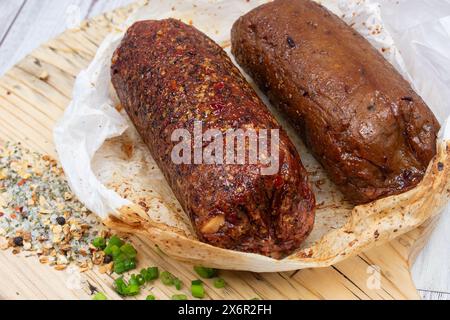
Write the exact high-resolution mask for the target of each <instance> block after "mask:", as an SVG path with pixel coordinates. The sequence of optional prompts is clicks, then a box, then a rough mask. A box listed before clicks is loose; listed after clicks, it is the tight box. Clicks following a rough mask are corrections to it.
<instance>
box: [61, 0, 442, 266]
mask: <svg viewBox="0 0 450 320" xmlns="http://www.w3.org/2000/svg"><path fill="white" fill-rule="evenodd" d="M265 2H267V0H252V1H249V2H248V1H246V0H217V1H211V0H189V1H186V0H184V1H180V0H178V1H177V0H164V1H162V0H153V1H152V0H150V1H147V3H146V4H145V5H143V6H142V7H140V8H139V9H138V10H137V11H136V12H135V13H134V14H132V15H131V16H130V18H129V19H128V21H127V22H126V23H125V24H124V25H122V26H117V30H116V31H115V32H113V33H111V34H110V35H109V36H108V37H107V38H106V39H105V40H104V42H103V43H102V45H101V46H100V48H99V49H98V52H97V55H96V57H95V59H94V60H93V61H92V63H91V65H90V66H89V67H88V68H87V69H86V70H84V71H82V72H81V73H80V74H79V76H78V77H77V80H76V83H75V87H74V91H73V100H72V102H71V103H70V105H69V106H68V108H67V110H66V112H65V114H64V116H63V118H62V119H61V120H60V121H59V123H58V124H57V126H56V127H55V129H54V140H55V144H56V149H57V152H58V155H59V158H60V161H61V163H62V166H63V168H64V170H65V172H66V175H67V178H68V181H69V183H70V185H71V187H72V189H73V191H74V192H75V194H76V195H77V196H78V198H79V199H80V201H82V202H83V203H84V204H85V205H86V207H88V208H89V209H90V210H92V211H93V212H95V213H96V214H98V215H99V216H100V217H101V218H102V219H103V221H104V222H105V223H106V224H107V225H109V226H111V227H114V228H117V229H120V230H123V231H128V232H134V233H139V234H141V235H142V236H144V237H146V238H148V239H149V241H151V242H152V243H154V244H156V245H158V246H159V247H160V248H161V249H162V250H163V251H165V252H166V253H167V254H169V255H171V256H173V257H175V258H178V259H180V260H185V261H190V262H193V263H199V264H203V265H208V266H211V267H218V268H222V269H237V270H250V271H258V272H270V271H286V270H294V269H301V268H308V267H322V266H328V265H331V264H333V263H336V262H338V261H340V260H342V259H345V258H346V257H348V256H350V255H353V254H356V253H358V252H361V251H362V250H366V249H368V248H370V247H372V246H373V245H375V244H377V243H382V242H384V241H387V240H389V239H392V238H394V237H396V236H398V235H400V234H403V233H405V232H407V231H409V230H411V229H413V228H415V227H417V226H418V225H420V224H421V223H423V222H424V221H426V220H427V219H429V218H430V217H432V216H434V215H436V214H438V213H439V212H440V211H441V210H442V208H443V207H444V206H445V205H446V203H447V201H448V197H449V195H448V190H450V157H449V154H448V153H449V151H448V150H449V149H448V148H447V140H448V138H449V137H450V129H449V126H448V125H447V122H448V118H449V116H450V105H449V104H450V2H449V1H447V0H431V1H424V0H400V1H398V0H378V1H375V0H327V1H319V2H321V3H322V4H323V5H325V6H326V7H327V8H329V9H330V10H331V11H333V12H334V13H336V14H337V15H339V16H340V17H341V18H342V19H344V20H345V21H346V22H347V23H348V24H350V25H351V26H352V27H353V28H355V29H356V30H357V31H358V32H360V33H361V34H362V35H363V36H364V37H366V38H367V39H368V40H369V41H370V42H371V43H372V44H373V45H374V46H375V47H376V48H377V49H379V50H380V51H381V52H382V53H383V54H384V56H385V58H386V59H388V60H389V61H390V62H391V63H392V64H393V65H394V66H395V67H396V68H397V70H399V72H401V73H402V74H403V76H404V77H405V78H406V79H407V80H409V81H410V82H411V83H412V85H413V86H414V88H415V89H416V90H417V92H418V93H419V94H420V95H421V96H422V97H423V98H424V100H425V101H426V102H427V103H428V105H429V106H430V108H431V109H432V110H433V112H434V113H435V114H436V116H437V117H438V119H439V121H440V122H441V124H442V125H443V129H442V130H441V135H440V140H439V143H438V154H437V156H436V158H435V159H434V160H433V161H432V163H430V166H429V169H428V172H427V174H426V176H425V177H424V179H423V181H422V182H421V184H420V185H419V186H417V187H416V188H415V189H413V190H411V191H409V192H406V193H403V194H401V195H398V196H392V197H388V198H385V199H381V200H378V201H375V202H373V203H370V204H367V205H363V206H357V207H353V206H352V205H350V204H349V203H346V202H345V201H343V200H342V196H341V194H340V193H339V191H337V189H336V187H335V186H334V185H333V184H332V183H331V182H330V181H329V180H328V178H327V176H326V175H325V173H324V171H323V169H322V168H321V167H320V165H319V164H318V163H317V162H316V161H315V160H314V158H313V157H312V156H311V154H310V153H309V152H308V150H307V149H306V148H305V147H304V145H303V144H302V142H301V141H300V139H299V138H298V136H296V134H295V132H294V131H293V130H292V128H291V127H290V126H289V125H288V124H287V123H286V122H285V121H284V120H283V119H282V118H281V117H280V116H279V115H278V114H277V112H276V111H275V110H273V109H272V108H271V106H270V105H269V107H270V108H271V110H272V111H273V112H274V114H275V115H276V116H277V118H278V119H279V120H280V123H281V124H282V125H283V126H284V127H285V128H286V130H287V132H288V134H289V135H290V137H291V139H292V140H293V141H294V143H295V145H296V146H297V148H298V150H299V152H300V155H301V157H302V160H303V163H304V165H305V167H306V169H307V170H308V172H309V174H310V180H311V182H312V184H313V188H314V191H315V194H316V197H317V213H316V224H315V226H314V230H313V232H312V233H311V235H310V236H309V238H308V239H307V240H306V241H305V243H304V244H303V246H302V248H300V250H298V251H297V252H296V253H294V254H293V255H291V256H289V257H287V258H285V259H283V260H274V259H271V258H267V257H264V256H260V255H257V254H249V253H242V252H236V251H231V250H225V249H220V248H216V247H213V246H210V245H207V244H204V243H201V242H199V241H198V240H197V239H196V237H195V233H194V232H193V230H192V226H191V224H190V222H189V219H188V218H187V217H186V215H185V214H184V212H183V211H182V209H181V207H180V205H179V203H178V201H177V200H176V198H175V197H174V195H173V193H172V191H171V190H170V188H169V186H168V184H167V182H166V181H165V180H164V177H163V175H162V173H161V172H160V170H159V169H158V167H157V166H156V164H155V162H154V161H153V159H152V157H151V155H150V153H149V151H148V150H147V148H146V146H145V145H143V143H142V141H141V139H140V138H139V136H138V135H137V133H136V131H135V129H134V127H133V125H132V124H131V123H130V121H129V119H128V117H127V115H126V114H125V112H124V111H123V110H121V109H120V107H119V103H118V100H117V98H116V95H115V92H114V90H113V88H112V86H111V83H110V75H109V72H110V60H111V57H112V54H113V51H114V50H115V48H116V47H117V46H118V44H119V43H120V40H121V38H122V37H123V32H124V31H125V30H126V29H127V27H128V26H130V25H131V24H132V23H133V22H134V21H137V20H143V19H164V18H168V17H174V18H178V19H181V20H183V21H184V22H186V23H192V24H193V25H194V26H195V27H197V28H198V29H200V30H201V31H203V32H204V33H206V34H207V35H208V36H210V37H211V38H212V39H214V40H215V41H216V42H217V43H219V44H220V45H222V47H224V49H225V50H227V52H229V50H230V30H231V26H232V24H233V22H234V21H235V20H236V19H237V18H238V17H239V16H241V15H243V14H245V13H246V12H248V11H249V10H251V9H252V8H254V7H256V6H258V5H260V4H263V3H265ZM249 81H250V82H251V79H249ZM260 95H261V94H260ZM261 96H262V95H261ZM263 99H264V101H265V102H266V103H267V100H266V99H265V98H264V97H263ZM438 163H442V164H443V165H444V166H443V168H442V166H441V165H439V166H438Z"/></svg>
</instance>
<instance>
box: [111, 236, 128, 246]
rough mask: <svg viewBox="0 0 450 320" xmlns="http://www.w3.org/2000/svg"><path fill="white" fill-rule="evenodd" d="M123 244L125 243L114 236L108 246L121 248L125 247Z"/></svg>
mask: <svg viewBox="0 0 450 320" xmlns="http://www.w3.org/2000/svg"><path fill="white" fill-rule="evenodd" d="M123 244H124V242H123V241H122V240H120V238H119V237H118V236H112V237H111V238H109V241H108V246H117V247H119V248H120V247H121V246H123Z"/></svg>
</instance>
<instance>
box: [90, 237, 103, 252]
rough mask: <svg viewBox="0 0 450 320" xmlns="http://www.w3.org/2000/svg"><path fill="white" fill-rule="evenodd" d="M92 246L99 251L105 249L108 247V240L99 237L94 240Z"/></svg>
mask: <svg viewBox="0 0 450 320" xmlns="http://www.w3.org/2000/svg"><path fill="white" fill-rule="evenodd" d="M92 245H93V246H94V247H96V248H97V249H102V250H103V249H105V247H106V240H105V238H102V237H97V238H95V239H94V240H92Z"/></svg>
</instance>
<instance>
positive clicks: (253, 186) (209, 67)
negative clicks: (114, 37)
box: [111, 19, 315, 258]
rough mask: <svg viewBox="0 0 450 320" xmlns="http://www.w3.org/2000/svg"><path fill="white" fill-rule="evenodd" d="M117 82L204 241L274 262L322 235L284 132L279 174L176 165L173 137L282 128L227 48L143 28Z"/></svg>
mask: <svg viewBox="0 0 450 320" xmlns="http://www.w3.org/2000/svg"><path fill="white" fill-rule="evenodd" d="M111 77H112V82H113V85H114V88H115V89H116V91H117V94H118V96H119V98H120V101H121V103H122V105H123V106H124V108H125V110H126V111H127V113H128V115H129V117H130V118H131V120H132V122H133V123H134V125H135V127H136V129H137V131H138V132H139V134H140V136H141V137H142V139H143V140H144V142H145V143H146V145H147V146H148V148H149V149H150V152H151V154H152V156H153V158H154V159H155V161H156V162H157V164H158V166H159V168H160V169H161V170H162V172H163V173H164V175H165V177H166V179H167V181H168V183H169V185H170V186H171V188H172V190H173V192H174V194H175V196H176V197H177V199H178V200H179V202H180V203H181V205H182V207H183V209H184V210H185V212H186V213H187V214H188V215H189V217H190V219H191V221H192V224H193V227H194V229H195V230H196V232H197V235H198V238H199V239H200V240H201V241H203V242H206V243H209V244H211V245H214V246H218V247H222V248H227V249H233V250H239V251H244V252H253V253H259V254H263V255H266V256H270V257H274V258H281V257H284V256H286V255H288V254H289V253H291V252H292V251H294V250H295V249H297V248H298V247H299V246H300V244H301V243H302V241H303V240H304V239H305V238H306V237H307V235H308V234H309V233H310V231H311V229H312V227H313V223H314V207H315V200H314V195H313V193H312V191H311V189H310V186H309V184H308V181H307V173H306V172H305V169H304V168H303V166H302V164H301V160H300V157H299V155H298V153H297V151H296V150H295V147H294V145H293V144H292V143H291V142H290V140H289V139H288V137H287V134H286V133H285V132H284V131H283V130H280V131H279V170H278V171H277V172H276V173H275V174H273V175H263V174H261V168H262V167H264V166H266V165H263V164H261V163H259V162H258V163H256V164H225V163H224V164H217V163H215V164H186V163H184V164H183V163H182V164H176V163H174V161H172V158H171V153H172V150H173V147H174V144H175V143H174V142H173V141H172V140H171V135H172V133H173V132H174V131H175V130H177V129H186V130H187V131H188V132H191V133H192V132H193V130H194V125H195V123H194V121H195V120H197V121H201V122H202V126H203V131H206V130H208V129H218V130H220V131H221V132H223V131H225V130H228V129H243V130H246V129H248V128H253V129H257V130H259V129H280V126H279V124H278V123H277V122H276V120H275V119H274V117H273V116H272V115H271V114H270V112H269V111H268V109H267V107H266V106H265V105H264V104H263V102H262V101H261V100H260V99H259V98H258V96H257V95H256V93H255V92H254V90H253V89H252V88H251V86H250V85H249V84H248V83H247V82H246V80H245V79H244V77H243V76H242V75H241V73H240V72H239V70H238V69H237V68H236V67H235V66H234V65H233V63H232V62H231V60H230V59H229V57H228V56H227V54H226V53H225V52H224V51H223V50H222V48H221V47H220V46H218V45H217V44H216V43H214V42H213V41H212V40H211V39H210V38H208V37H207V36H206V35H204V34H203V33H201V32H200V31H198V30H196V29H195V28H194V27H191V26H188V25H186V24H184V23H182V22H180V21H178V20H174V19H167V20H161V21H140V22H137V23H135V24H134V25H133V26H131V27H130V28H129V30H128V31H127V33H126V35H125V37H124V39H123V40H122V43H121V45H120V46H119V48H118V49H117V50H116V52H115V54H114V56H113V58H112V69H111ZM235 147H236V148H237V147H238V145H236V146H235ZM235 151H236V150H235Z"/></svg>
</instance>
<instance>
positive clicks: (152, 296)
mask: <svg viewBox="0 0 450 320" xmlns="http://www.w3.org/2000/svg"><path fill="white" fill-rule="evenodd" d="M145 300H156V298H155V296H154V295H152V294H151V295H148V296H147V298H145Z"/></svg>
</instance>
